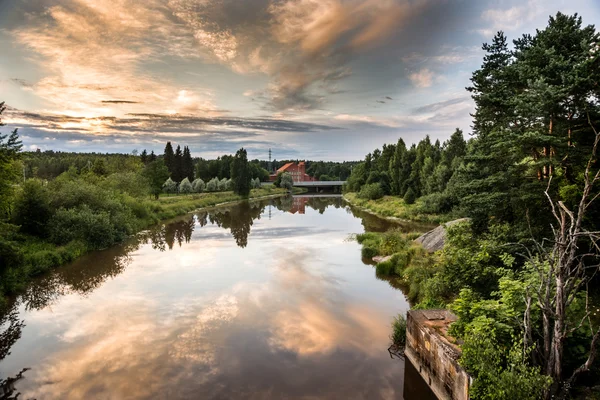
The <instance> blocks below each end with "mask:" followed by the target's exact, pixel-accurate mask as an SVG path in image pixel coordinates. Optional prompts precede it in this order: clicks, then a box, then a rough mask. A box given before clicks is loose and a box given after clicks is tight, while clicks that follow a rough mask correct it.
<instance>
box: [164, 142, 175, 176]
mask: <svg viewBox="0 0 600 400" xmlns="http://www.w3.org/2000/svg"><path fill="white" fill-rule="evenodd" d="M163 159H164V161H165V165H166V166H167V169H168V170H169V175H170V176H171V177H174V175H173V174H174V172H175V153H174V152H173V146H172V145H171V142H167V145H166V146H165V154H164V155H163Z"/></svg>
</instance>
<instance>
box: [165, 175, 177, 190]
mask: <svg viewBox="0 0 600 400" xmlns="http://www.w3.org/2000/svg"><path fill="white" fill-rule="evenodd" d="M163 190H164V191H165V192H167V193H175V192H176V191H177V182H175V181H174V180H173V179H171V178H169V179H167V180H166V181H165V183H163Z"/></svg>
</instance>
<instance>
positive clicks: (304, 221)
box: [0, 197, 408, 399]
mask: <svg viewBox="0 0 600 400" xmlns="http://www.w3.org/2000/svg"><path fill="white" fill-rule="evenodd" d="M269 217H270V218H269ZM384 223H388V222H384ZM384 223H382V224H384ZM363 226H364V227H365V228H366V226H372V223H368V224H367V225H365V222H364V219H361V218H357V217H356V216H355V214H354V212H353V211H352V210H351V209H350V208H348V207H347V206H346V205H345V204H344V203H343V201H342V200H341V198H339V197H338V198H323V197H300V198H291V197H290V198H285V199H276V200H265V201H260V202H250V203H242V204H240V205H236V206H228V207H224V208H223V207H221V208H215V209H213V210H207V211H203V212H199V213H195V214H190V215H187V216H185V217H182V218H178V219H176V220H174V221H172V222H171V223H169V224H164V225H161V226H157V227H155V228H154V229H151V230H148V231H147V232H144V233H143V234H140V235H138V236H136V237H135V238H132V239H131V240H130V241H129V242H128V243H125V244H123V245H122V246H116V247H113V248H111V249H107V250H105V251H101V252H97V253H93V254H89V255H87V256H85V257H82V258H81V259H79V260H78V261H77V262H75V263H73V264H71V265H68V266H65V267H63V268H59V269H57V270H56V271H54V272H53V273H51V274H49V275H47V276H44V277H42V278H40V279H38V280H37V281H36V282H34V284H32V285H31V287H30V288H28V290H27V292H26V293H24V294H23V295H22V296H21V297H20V298H19V299H18V301H17V302H16V303H15V304H14V305H13V313H12V317H11V318H12V319H11V318H9V317H8V314H7V316H5V317H4V319H2V320H1V322H2V324H0V327H2V329H6V335H1V336H0V338H5V337H6V341H4V339H3V342H2V343H3V344H2V347H1V349H3V351H4V353H0V355H3V354H4V355H6V358H5V360H4V361H2V362H0V378H1V376H15V375H16V374H17V373H18V372H19V371H20V370H21V369H22V368H23V367H33V368H32V370H31V371H28V372H27V373H26V379H23V380H21V381H19V382H17V383H16V385H17V387H18V388H19V391H21V392H22V393H23V395H24V397H25V398H38V399H44V398H66V397H68V398H74V399H79V398H82V399H83V398H99V397H100V398H122V397H127V398H156V397H165V398H199V397H201V398H260V399H263V398H274V399H275V398H282V397H286V398H297V397H303V398H304V397H319V398H369V399H370V398H401V396H402V387H403V385H402V376H403V367H404V365H403V363H401V362H398V361H397V360H390V359H389V355H388V354H387V347H388V341H389V340H388V334H389V323H390V320H391V317H392V316H393V315H395V314H397V313H398V312H401V311H402V310H404V309H406V308H407V307H408V305H407V303H406V300H405V298H404V296H403V295H402V293H401V292H400V291H398V290H395V289H393V288H392V287H390V286H389V285H388V284H387V283H386V282H383V281H380V280H377V279H375V278H374V271H373V269H372V268H368V267H366V266H365V265H363V264H362V263H361V262H360V248H359V246H358V245H357V244H356V243H354V242H348V241H347V240H346V238H347V236H348V234H349V233H356V232H361V231H362V230H363ZM378 226H379V225H378ZM232 239H233V240H232ZM23 320H25V321H26V323H27V327H25V326H24V325H23ZM11 321H12V322H11ZM11 324H12V325H11ZM10 338H12V339H10ZM4 343H6V345H4ZM11 347H12V354H10V355H8V351H9V349H11ZM4 349H6V350H4ZM3 358H4V357H3Z"/></svg>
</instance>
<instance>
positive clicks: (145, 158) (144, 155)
mask: <svg viewBox="0 0 600 400" xmlns="http://www.w3.org/2000/svg"><path fill="white" fill-rule="evenodd" d="M140 160H141V161H142V164H144V165H146V164H148V153H147V152H146V149H144V150H142V153H141V154H140Z"/></svg>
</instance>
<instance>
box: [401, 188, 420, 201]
mask: <svg viewBox="0 0 600 400" xmlns="http://www.w3.org/2000/svg"><path fill="white" fill-rule="evenodd" d="M416 200H417V195H416V194H415V192H414V191H413V190H412V188H408V190H407V191H406V193H405V194H404V202H405V203H406V204H415V201H416Z"/></svg>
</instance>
